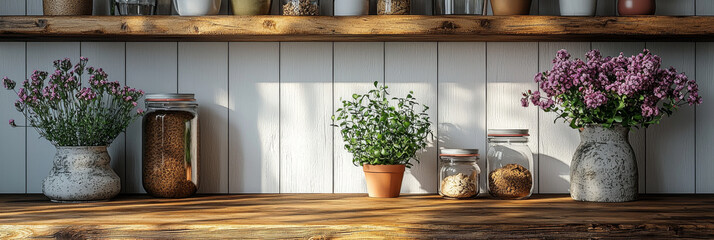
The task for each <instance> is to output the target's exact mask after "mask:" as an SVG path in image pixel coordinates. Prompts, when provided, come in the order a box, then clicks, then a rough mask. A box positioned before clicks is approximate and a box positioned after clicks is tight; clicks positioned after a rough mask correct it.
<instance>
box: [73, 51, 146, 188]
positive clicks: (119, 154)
mask: <svg viewBox="0 0 714 240" xmlns="http://www.w3.org/2000/svg"><path fill="white" fill-rule="evenodd" d="M125 45H126V43H123V42H83V43H81V47H80V55H81V56H83V57H87V58H89V63H88V64H89V66H94V67H95V68H102V69H104V71H105V72H106V73H107V74H109V80H110V81H119V82H120V83H121V84H122V85H125V84H126V76H125V73H126V71H125V67H126V61H125V55H124V53H125V49H124V46H125ZM139 121H140V119H139ZM125 149H126V135H125V133H121V134H119V136H117V138H116V139H115V140H114V142H112V144H111V145H109V149H108V150H109V155H110V156H111V166H112V169H114V172H116V173H117V175H119V177H120V178H121V186H122V191H126V188H125V185H126V174H125V170H126V157H125V154H126V152H125Z"/></svg>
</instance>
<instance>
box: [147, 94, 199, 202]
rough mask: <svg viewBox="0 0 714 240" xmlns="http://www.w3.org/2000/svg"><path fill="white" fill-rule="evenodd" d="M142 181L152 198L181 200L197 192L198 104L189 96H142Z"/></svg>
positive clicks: (192, 96) (191, 95)
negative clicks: (143, 102) (143, 100)
mask: <svg viewBox="0 0 714 240" xmlns="http://www.w3.org/2000/svg"><path fill="white" fill-rule="evenodd" d="M145 97H146V109H147V111H146V114H145V115H144V117H143V126H142V129H143V133H142V138H143V142H142V145H143V151H142V152H143V153H142V161H141V162H142V180H143V185H144V190H146V192H147V193H148V194H150V195H152V196H154V197H164V198H182V197H188V196H191V195H193V194H194V193H196V191H197V190H198V168H199V155H198V148H199V135H198V111H197V110H198V103H197V102H196V99H195V98H194V95H193V94H175V93H168V94H146V96H145Z"/></svg>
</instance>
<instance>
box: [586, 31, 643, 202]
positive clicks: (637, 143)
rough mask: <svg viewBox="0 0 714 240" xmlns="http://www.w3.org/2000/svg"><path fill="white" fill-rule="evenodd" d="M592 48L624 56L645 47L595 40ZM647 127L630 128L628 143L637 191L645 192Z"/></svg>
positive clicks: (638, 51) (637, 43)
mask: <svg viewBox="0 0 714 240" xmlns="http://www.w3.org/2000/svg"><path fill="white" fill-rule="evenodd" d="M592 49H598V50H600V53H601V54H602V55H603V56H619V55H620V53H622V54H623V55H624V56H627V57H629V56H633V55H636V54H640V53H641V52H642V50H643V49H645V43H644V42H597V43H592ZM646 135H647V129H644V128H640V129H632V130H630V145H632V150H634V151H635V158H637V171H638V173H639V174H638V176H639V181H638V182H639V192H640V193H646V192H647V191H646V190H647V168H646V166H647V151H646V150H647V144H646Z"/></svg>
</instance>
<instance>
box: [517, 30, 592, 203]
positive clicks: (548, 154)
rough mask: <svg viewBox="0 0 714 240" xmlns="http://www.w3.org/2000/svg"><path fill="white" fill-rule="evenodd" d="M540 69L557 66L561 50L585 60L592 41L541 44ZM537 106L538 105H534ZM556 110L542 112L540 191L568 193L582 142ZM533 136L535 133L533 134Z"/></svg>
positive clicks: (539, 125) (576, 132)
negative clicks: (571, 175)
mask: <svg viewBox="0 0 714 240" xmlns="http://www.w3.org/2000/svg"><path fill="white" fill-rule="evenodd" d="M538 47H539V49H538V52H539V56H538V59H539V60H538V62H539V65H540V66H539V67H538V69H539V71H540V72H544V71H548V70H550V69H551V68H552V67H553V63H552V60H553V58H555V55H556V53H557V52H558V51H559V50H560V49H566V50H568V53H570V55H571V56H572V58H580V59H585V53H586V52H588V51H589V50H590V43H560V42H553V43H539V44H538ZM530 107H535V106H530ZM557 116H558V114H556V113H554V112H543V111H542V110H540V112H539V113H538V132H539V133H540V135H538V140H539V141H540V142H539V143H538V147H539V150H538V153H539V154H538V162H539V165H538V169H539V171H538V176H539V177H538V179H539V182H540V184H539V186H540V190H539V192H540V193H568V192H569V189H570V161H571V160H572V159H573V154H574V153H575V149H576V148H577V147H578V145H580V136H579V134H578V130H576V129H572V128H571V127H570V123H565V122H563V119H558V120H557V122H554V121H556V120H555V119H556V117H557ZM531 136H532V135H531Z"/></svg>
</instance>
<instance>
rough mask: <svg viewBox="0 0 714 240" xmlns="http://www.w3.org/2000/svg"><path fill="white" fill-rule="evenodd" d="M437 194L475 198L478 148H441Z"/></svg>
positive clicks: (445, 196) (453, 197) (478, 169)
mask: <svg viewBox="0 0 714 240" xmlns="http://www.w3.org/2000/svg"><path fill="white" fill-rule="evenodd" d="M439 157H440V158H441V170H440V171H439V179H440V180H441V181H440V184H439V195H441V196H443V197H444V198H451V199H467V198H475V197H477V196H478V194H479V175H480V174H481V168H479V166H478V159H479V158H478V149H441V154H440V155H439Z"/></svg>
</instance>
